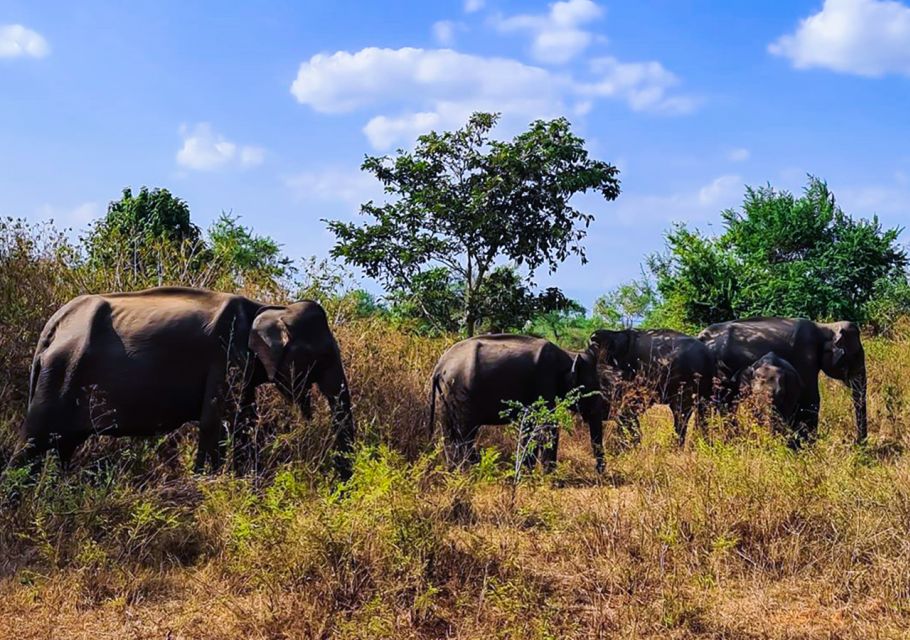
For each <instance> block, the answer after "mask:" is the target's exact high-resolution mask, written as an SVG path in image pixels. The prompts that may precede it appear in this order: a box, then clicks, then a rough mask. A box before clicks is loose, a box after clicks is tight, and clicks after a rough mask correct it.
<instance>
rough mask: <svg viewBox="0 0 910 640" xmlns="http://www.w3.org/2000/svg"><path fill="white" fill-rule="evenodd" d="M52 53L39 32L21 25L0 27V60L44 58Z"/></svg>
mask: <svg viewBox="0 0 910 640" xmlns="http://www.w3.org/2000/svg"><path fill="white" fill-rule="evenodd" d="M50 51H51V48H50V46H49V45H48V44H47V40H45V39H44V36H42V35H41V34H40V33H38V32H37V31H32V30H31V29H28V28H26V27H23V26H22V25H21V24H5V25H0V58H19V57H22V56H28V57H30V58H43V57H44V56H46V55H47V54H49V53H50Z"/></svg>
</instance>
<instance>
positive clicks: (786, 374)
mask: <svg viewBox="0 0 910 640" xmlns="http://www.w3.org/2000/svg"><path fill="white" fill-rule="evenodd" d="M733 381H734V383H735V384H736V386H737V387H738V389H739V394H740V395H741V396H742V397H748V396H752V397H754V398H756V399H758V400H759V406H761V407H766V408H772V407H773V408H774V409H775V410H776V411H777V412H778V413H779V414H780V417H781V418H783V419H784V420H787V421H789V420H791V419H792V417H793V414H794V413H795V411H796V406H797V403H798V401H799V395H800V393H801V392H802V384H801V383H800V378H799V374H798V373H797V371H796V369H794V368H793V366H792V365H790V363H789V362H787V361H786V360H783V359H781V358H779V357H778V356H777V354H775V353H774V352H770V353H767V354H765V355H764V356H763V357H761V358H759V359H758V360H756V361H755V362H754V363H752V364H751V365H749V366H748V367H746V368H744V369H742V370H741V371H739V372H737V373H736V375H735V376H734V377H733Z"/></svg>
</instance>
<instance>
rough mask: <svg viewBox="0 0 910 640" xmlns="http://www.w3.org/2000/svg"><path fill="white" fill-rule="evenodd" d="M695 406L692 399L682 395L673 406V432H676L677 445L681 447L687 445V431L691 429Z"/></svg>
mask: <svg viewBox="0 0 910 640" xmlns="http://www.w3.org/2000/svg"><path fill="white" fill-rule="evenodd" d="M693 405H694V403H693V401H692V397H691V396H690V395H688V394H685V393H682V394H680V395H679V397H678V398H677V400H676V402H674V403H673V406H672V413H673V430H674V431H676V443H677V445H678V446H680V447H682V446H683V445H684V444H685V443H686V431H687V430H688V428H689V418H690V417H691V416H692V409H693Z"/></svg>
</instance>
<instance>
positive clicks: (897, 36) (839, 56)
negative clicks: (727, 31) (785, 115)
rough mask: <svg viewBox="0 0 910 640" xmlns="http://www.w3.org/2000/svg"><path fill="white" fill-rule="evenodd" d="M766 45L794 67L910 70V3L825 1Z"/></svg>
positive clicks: (861, 71)
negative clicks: (817, 10)
mask: <svg viewBox="0 0 910 640" xmlns="http://www.w3.org/2000/svg"><path fill="white" fill-rule="evenodd" d="M768 50H769V51H770V52H771V53H773V54H775V55H778V56H783V57H786V58H789V59H790V60H791V62H792V64H793V66H794V67H796V68H797V69H808V68H812V67H821V68H825V69H831V70H833V71H839V72H842V73H853V74H857V75H862V76H873V77H875V76H883V75H885V74H888V73H898V74H904V75H910V7H908V6H907V5H905V4H903V3H901V2H895V1H894V0H825V3H824V6H823V7H822V9H821V11H819V12H818V13H816V14H813V15H811V16H809V17H808V18H805V19H804V20H802V21H801V22H800V24H799V27H797V29H796V32H795V33H792V34H789V35H784V36H781V37H780V38H778V39H777V40H776V41H774V42H772V43H771V44H770V45H768Z"/></svg>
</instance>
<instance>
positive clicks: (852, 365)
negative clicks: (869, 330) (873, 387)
mask: <svg viewBox="0 0 910 640" xmlns="http://www.w3.org/2000/svg"><path fill="white" fill-rule="evenodd" d="M819 329H820V330H821V333H822V347H821V354H820V356H819V357H820V361H821V369H822V371H824V372H825V375H827V376H830V377H831V378H834V379H835V380H841V381H842V382H843V383H844V384H846V385H847V386H848V387H850V392H851V394H852V396H853V411H854V413H855V414H856V441H857V442H863V441H864V440H865V439H866V354H865V351H864V350H863V343H862V340H861V339H860V331H859V327H858V326H857V325H856V323H854V322H832V323H830V324H820V325H819Z"/></svg>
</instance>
